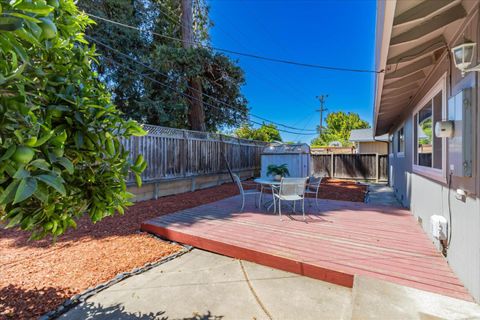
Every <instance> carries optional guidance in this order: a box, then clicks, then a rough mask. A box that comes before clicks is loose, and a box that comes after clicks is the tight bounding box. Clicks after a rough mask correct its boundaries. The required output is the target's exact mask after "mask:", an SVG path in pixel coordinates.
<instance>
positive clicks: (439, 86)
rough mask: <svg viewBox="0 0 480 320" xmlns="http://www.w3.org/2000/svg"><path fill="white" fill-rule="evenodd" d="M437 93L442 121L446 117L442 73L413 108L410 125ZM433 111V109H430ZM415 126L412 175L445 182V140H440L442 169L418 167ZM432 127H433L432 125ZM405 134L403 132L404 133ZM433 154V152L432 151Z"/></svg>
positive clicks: (444, 78) (444, 76)
mask: <svg viewBox="0 0 480 320" xmlns="http://www.w3.org/2000/svg"><path fill="white" fill-rule="evenodd" d="M439 92H442V119H446V117H447V73H444V74H443V75H442V76H441V77H440V79H439V80H438V81H437V83H435V85H434V86H433V87H432V88H431V89H430V90H429V91H428V92H427V94H425V96H424V97H423V98H422V100H420V102H419V103H418V104H417V105H416V106H415V108H414V109H413V113H412V123H413V122H414V121H415V115H416V114H417V113H418V112H419V111H420V110H421V109H422V108H423V107H424V106H425V105H426V104H427V103H428V102H429V101H431V100H432V99H433V98H434V97H435V96H436V95H437V94H438V93H439ZM432 110H433V109H432ZM415 126H417V124H416V123H413V126H412V168H413V172H414V173H418V174H420V175H423V176H425V177H428V178H430V179H434V180H438V181H441V182H446V181H447V178H446V177H447V174H446V172H447V140H446V138H442V169H436V168H429V167H425V166H420V165H417V164H415V160H416V159H415V148H417V147H418V146H417V143H416V141H415V140H416V137H415ZM432 126H435V124H434V123H432ZM404 134H405V132H404ZM432 152H433V151H432Z"/></svg>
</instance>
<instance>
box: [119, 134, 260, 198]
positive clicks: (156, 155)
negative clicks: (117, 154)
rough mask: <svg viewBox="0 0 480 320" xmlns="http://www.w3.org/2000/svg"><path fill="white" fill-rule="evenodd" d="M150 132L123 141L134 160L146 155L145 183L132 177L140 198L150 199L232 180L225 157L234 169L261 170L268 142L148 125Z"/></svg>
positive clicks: (244, 173) (132, 186) (242, 172)
mask: <svg viewBox="0 0 480 320" xmlns="http://www.w3.org/2000/svg"><path fill="white" fill-rule="evenodd" d="M144 129H145V130H147V131H148V135H146V136H143V137H131V138H130V139H128V140H124V141H123V144H124V146H125V147H126V149H127V150H129V151H130V154H131V157H132V159H135V158H136V157H137V155H138V154H142V155H143V156H144V158H145V160H146V161H147V163H148V166H147V168H146V169H145V171H144V172H143V174H142V180H143V184H144V186H143V187H141V188H137V187H136V186H135V182H134V177H133V175H132V176H130V177H129V178H128V181H127V185H129V187H130V188H129V190H130V192H132V193H134V194H136V195H137V199H136V200H147V199H152V198H157V197H158V196H164V195H168V194H175V193H180V192H187V191H194V190H197V189H201V188H205V187H210V186H214V185H218V184H221V183H224V182H226V181H229V179H230V178H229V176H228V175H226V173H227V172H228V170H227V165H226V162H225V159H226V160H227V162H228V163H229V165H230V168H231V170H232V171H234V172H236V173H238V174H240V175H241V176H242V177H244V178H246V177H251V176H253V175H255V174H256V173H257V172H258V171H259V170H260V155H261V153H262V150H263V148H264V147H265V145H266V143H264V142H260V141H252V140H246V139H238V138H234V137H230V136H226V135H221V134H216V133H208V132H198V131H189V130H181V129H174V128H166V127H159V126H150V125H145V126H144Z"/></svg>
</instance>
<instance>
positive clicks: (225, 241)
mask: <svg viewBox="0 0 480 320" xmlns="http://www.w3.org/2000/svg"><path fill="white" fill-rule="evenodd" d="M239 203H240V199H239V198H238V196H237V197H232V198H228V199H225V200H222V201H218V202H214V203H211V204H208V205H203V206H199V207H195V208H192V209H188V210H184V211H180V212H176V213H173V214H169V215H165V216H161V217H158V218H155V219H152V220H149V221H146V222H145V223H143V224H142V230H144V231H148V232H151V233H154V234H156V235H158V236H161V237H164V238H167V239H169V240H172V241H177V242H180V243H185V244H188V245H191V246H194V247H197V248H201V249H204V250H208V251H212V252H216V253H219V254H223V255H226V256H230V257H234V258H238V259H243V260H248V261H252V262H255V263H259V264H262V265H266V266H270V267H273V268H277V269H282V270H285V271H290V272H294V273H297V274H301V275H305V276H308V277H312V278H316V279H320V280H324V281H328V282H332V283H335V284H339V285H343V286H347V287H352V285H353V278H354V275H368V276H372V277H376V278H379V279H383V280H387V281H391V282H394V283H397V284H401V285H405V286H409V287H413V288H417V289H421V290H425V291H430V292H435V293H439V294H443V295H447V296H451V297H455V298H459V299H464V300H468V301H472V297H471V296H470V295H469V294H468V292H467V291H466V289H465V288H464V287H463V285H462V284H461V283H460V281H459V280H458V278H457V277H456V276H455V274H454V273H453V272H452V270H451V269H450V267H449V265H448V263H447V261H446V260H445V259H444V258H443V256H442V255H441V254H440V253H439V252H438V251H437V250H436V249H435V248H434V246H433V244H432V243H431V241H430V240H429V239H428V238H427V236H426V235H425V234H424V232H423V230H422V229H421V228H420V226H419V225H418V224H417V222H416V221H415V219H414V217H413V216H412V215H411V214H410V212H409V211H407V210H403V209H399V208H393V207H380V206H378V207H373V206H369V205H366V204H363V203H354V202H343V201H331V200H321V201H320V210H317V209H316V208H315V206H312V207H309V206H308V205H306V208H307V212H308V216H307V219H306V221H303V219H302V216H301V215H300V214H295V215H288V216H284V219H283V221H281V220H280V219H279V217H278V215H274V214H272V213H266V212H262V211H260V210H258V209H256V208H255V207H254V205H253V204H250V206H247V208H246V209H245V211H244V212H243V213H238V209H239ZM236 210H237V211H236Z"/></svg>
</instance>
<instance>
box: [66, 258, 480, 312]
mask: <svg viewBox="0 0 480 320" xmlns="http://www.w3.org/2000/svg"><path fill="white" fill-rule="evenodd" d="M60 319H71V320H73V319H78V320H80V319H81V320H84V319H102V320H103V319H111V320H114V319H115V320H116V319H145V320H146V319H158V320H174V319H183V320H220V319H224V320H227V319H233V320H237V319H238V320H243V319H246V320H254V319H255V320H260V319H275V320H278V319H285V320H287V319H292V320H296V319H302V320H308V319H323V320H330V319H355V320H368V319H382V320H383V319H389V320H396V319H398V320H400V319H401V320H408V319H419V320H426V319H432V320H433V319H435V320H438V319H480V306H479V305H477V304H475V303H472V302H467V301H463V300H458V299H454V298H449V297H445V296H441V295H437V294H433V293H430V292H425V291H421V290H417V289H412V288H407V287H404V286H400V285H396V284H393V283H390V282H385V281H381V280H378V279H373V278H368V277H356V278H355V283H354V287H353V289H349V288H345V287H341V286H337V285H334V284H330V283H327V282H322V281H319V280H314V279H310V278H306V277H302V276H298V275H295V274H292V273H288V272H283V271H278V270H274V269H271V268H267V267H263V266H260V265H256V264H253V263H249V262H245V261H240V260H236V259H231V258H227V257H224V256H220V255H217V254H213V253H209V252H205V251H201V250H193V251H192V252H190V253H187V254H185V255H183V256H181V257H179V258H177V259H175V260H172V261H170V262H167V263H165V264H163V265H161V266H159V267H156V268H154V269H151V270H149V271H147V272H145V273H143V274H140V275H137V276H134V277H131V278H128V279H126V280H124V281H122V282H120V283H118V284H116V285H113V286H112V287H110V288H108V289H106V290H104V291H102V292H100V293H99V294H97V295H96V296H93V297H91V298H90V299H88V300H87V301H86V302H85V303H83V304H81V305H78V306H77V307H75V308H74V309H72V310H70V311H69V312H67V313H66V314H64V315H63V316H61V317H60Z"/></svg>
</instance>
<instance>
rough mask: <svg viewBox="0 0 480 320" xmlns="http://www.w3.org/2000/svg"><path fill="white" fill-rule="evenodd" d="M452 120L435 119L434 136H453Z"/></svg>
mask: <svg viewBox="0 0 480 320" xmlns="http://www.w3.org/2000/svg"><path fill="white" fill-rule="evenodd" d="M453 129H454V122H453V121H451V120H447V121H437V123H435V137H437V138H451V137H452V136H453Z"/></svg>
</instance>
